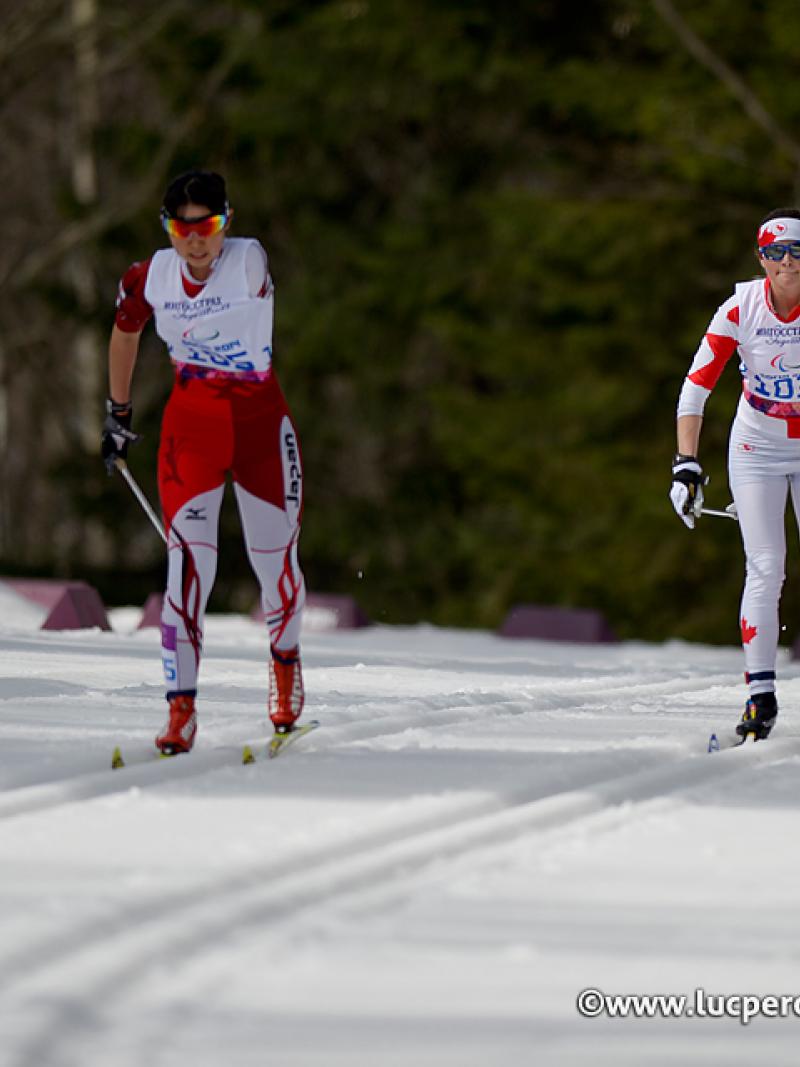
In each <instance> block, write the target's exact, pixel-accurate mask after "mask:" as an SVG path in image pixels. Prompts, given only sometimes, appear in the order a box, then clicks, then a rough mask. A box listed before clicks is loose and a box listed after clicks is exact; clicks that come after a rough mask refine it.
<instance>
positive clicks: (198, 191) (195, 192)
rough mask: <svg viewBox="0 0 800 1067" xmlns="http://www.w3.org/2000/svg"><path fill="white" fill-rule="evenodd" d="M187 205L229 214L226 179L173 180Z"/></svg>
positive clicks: (191, 173) (191, 175)
mask: <svg viewBox="0 0 800 1067" xmlns="http://www.w3.org/2000/svg"><path fill="white" fill-rule="evenodd" d="M187 204H200V205H201V206H203V207H207V208H208V210H209V211H210V212H211V214H212V215H225V214H227V212H228V195H227V193H226V191H225V179H224V178H223V177H222V175H221V174H216V173H215V172H214V171H213V170H187V171H186V173H185V174H180V175H178V177H177V178H173V180H172V181H171V182H170V183H169V185H168V186H167V191H166V192H165V193H164V201H163V208H164V211H165V212H166V213H167V215H169V216H171V217H172V218H174V217H175V214H176V212H177V211H178V209H179V208H182V207H185V206H186V205H187ZM798 217H800V216H798Z"/></svg>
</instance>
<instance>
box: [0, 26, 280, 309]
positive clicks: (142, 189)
mask: <svg viewBox="0 0 800 1067" xmlns="http://www.w3.org/2000/svg"><path fill="white" fill-rule="evenodd" d="M261 26H262V19H261V16H260V15H257V14H256V13H255V12H253V11H247V12H245V13H244V14H243V16H242V18H241V19H240V25H239V31H240V32H239V33H238V34H236V35H235V36H234V37H233V40H232V42H231V44H230V46H229V48H228V50H227V51H226V53H225V54H224V55H223V56H222V57H221V59H220V61H219V62H218V63H217V65H216V67H214V68H213V69H212V70H211V71H210V72H209V73H208V75H207V76H206V78H205V81H204V82H203V88H202V92H200V93H198V94H197V96H196V97H195V98H194V99H193V102H192V104H191V106H190V107H188V108H187V109H186V110H185V112H184V114H183V116H182V117H181V118H178V119H176V120H175V121H174V122H172V123H171V125H170V127H169V130H168V132H167V134H166V135H165V136H164V138H163V139H162V142H161V147H160V148H159V150H158V152H157V153H156V155H155V157H154V158H153V160H152V163H151V165H150V167H149V169H148V171H147V173H146V174H145V176H144V177H143V178H141V179H140V180H139V181H138V182H137V183H136V184H135V185H134V186H133V187H132V188H131V189H129V190H126V193H125V197H124V198H115V200H114V203H113V204H108V205H107V206H105V207H101V208H99V209H98V210H97V211H94V212H92V214H90V215H87V216H86V217H85V218H82V219H79V220H77V221H76V222H72V223H68V224H67V225H66V226H64V228H63V229H61V230H59V232H58V233H57V234H56V235H55V236H54V237H53V239H52V240H51V241H49V242H48V243H47V244H45V245H42V246H41V247H39V248H35V249H34V250H33V251H32V252H30V253H29V254H28V255H27V256H25V257H24V258H23V259H22V260H21V261H20V262H19V263H18V264H9V265H8V266H7V267H6V269H5V271H4V272H3V274H2V275H0V289H2V288H5V287H6V286H8V287H10V288H12V289H15V290H16V289H22V288H24V287H25V286H27V285H30V284H31V283H32V282H35V281H36V280H37V279H38V278H39V277H41V276H42V275H43V274H45V273H46V272H47V271H48V270H49V269H50V268H51V267H52V266H53V265H54V264H56V263H58V262H59V261H60V259H61V258H62V256H64V255H65V254H66V253H67V252H70V251H71V250H72V249H74V248H76V247H78V246H79V245H81V244H83V243H84V242H86V241H90V240H93V239H94V238H96V237H98V236H99V235H100V234H101V233H104V232H105V231H106V230H107V229H109V228H110V227H112V226H115V225H118V224H119V223H120V221H123V220H125V219H128V218H131V217H132V216H134V215H135V214H136V213H137V212H138V211H140V210H142V209H143V208H144V207H145V205H146V204H147V203H148V202H149V201H150V200H152V198H153V196H154V195H155V194H156V193H157V191H158V189H159V187H160V185H161V182H162V181H163V176H164V172H165V171H166V169H167V166H168V164H169V161H170V159H171V158H172V156H173V155H174V153H175V151H176V149H177V148H178V146H179V145H180V143H181V142H182V141H183V140H185V139H186V138H187V137H188V136H189V135H190V134H191V132H192V130H193V129H195V128H196V127H197V126H199V125H200V124H201V123H202V122H203V120H204V118H205V116H206V113H207V111H208V107H209V104H210V102H211V101H212V100H213V98H214V96H215V95H216V94H217V92H218V91H219V90H220V89H221V87H222V86H223V85H224V83H225V81H226V79H227V78H228V76H229V74H230V73H231V71H232V70H233V68H234V67H235V66H236V64H237V62H238V61H239V59H240V57H241V55H242V53H243V52H244V51H245V49H246V48H247V47H248V46H249V45H250V43H251V42H252V40H253V39H254V38H255V37H257V36H258V34H259V33H260V31H261ZM123 204H124V206H123Z"/></svg>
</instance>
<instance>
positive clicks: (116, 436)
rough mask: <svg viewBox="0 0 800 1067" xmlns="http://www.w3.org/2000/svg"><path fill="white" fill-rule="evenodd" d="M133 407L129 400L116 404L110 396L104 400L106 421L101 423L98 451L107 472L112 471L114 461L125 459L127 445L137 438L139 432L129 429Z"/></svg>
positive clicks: (111, 472)
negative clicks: (101, 432)
mask: <svg viewBox="0 0 800 1067" xmlns="http://www.w3.org/2000/svg"><path fill="white" fill-rule="evenodd" d="M132 418H133V407H132V406H131V404H130V402H128V403H127V404H117V403H116V401H114V400H112V399H111V397H109V398H108V400H106V421H105V422H104V423H103V436H102V438H101V441H100V453H101V455H102V457H103V462H104V463H105V465H106V471H107V472H108V473H109V474H113V473H114V463H115V462H116V460H118V459H125V457H126V456H127V455H128V445H132V444H135V443H136V442H137V441H138V440H139V436H140V435H139V434H138V433H134V432H133V430H132V429H131V419H132Z"/></svg>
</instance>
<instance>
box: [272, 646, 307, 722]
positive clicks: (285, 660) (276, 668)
mask: <svg viewBox="0 0 800 1067" xmlns="http://www.w3.org/2000/svg"><path fill="white" fill-rule="evenodd" d="M270 652H271V653H272V657H271V660H270V671H269V717H270V719H272V725H273V726H274V727H275V730H276V732H277V733H289V731H290V730H291V729H292V727H293V726H294V724H295V722H296V721H297V720H298V719H299V718H300V712H301V711H302V710H303V704H304V703H305V692H304V689H303V671H302V669H301V667H300V649H299V648H290V649H288V650H287V651H285V652H284V651H280V650H279V649H277V648H272V649H270Z"/></svg>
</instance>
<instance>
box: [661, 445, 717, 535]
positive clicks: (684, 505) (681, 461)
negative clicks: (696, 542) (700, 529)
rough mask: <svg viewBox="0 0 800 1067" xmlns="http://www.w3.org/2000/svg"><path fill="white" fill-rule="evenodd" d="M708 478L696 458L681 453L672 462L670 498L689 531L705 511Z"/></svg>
mask: <svg viewBox="0 0 800 1067" xmlns="http://www.w3.org/2000/svg"><path fill="white" fill-rule="evenodd" d="M707 482H708V478H707V477H706V475H705V474H704V473H703V468H702V467H701V466H700V464H699V463H698V462H697V458H696V457H695V456H682V455H681V454H680V453H678V455H676V456H675V458H674V459H673V461H672V488H671V489H670V491H669V498H670V500H671V501H672V506H673V507H674V508H675V511H676V512H677V513H678V515H679V516H680V517H681V519H683V521H684V522H685V523H686V525H687V526H688V527H689V529H690V530H691V529H694V520H695V519H697V518H699V517H700V512H701V511H702V510H703V486H704V485H706V483H707Z"/></svg>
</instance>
